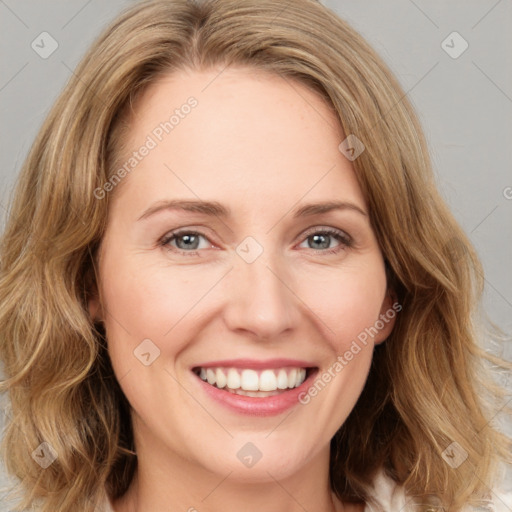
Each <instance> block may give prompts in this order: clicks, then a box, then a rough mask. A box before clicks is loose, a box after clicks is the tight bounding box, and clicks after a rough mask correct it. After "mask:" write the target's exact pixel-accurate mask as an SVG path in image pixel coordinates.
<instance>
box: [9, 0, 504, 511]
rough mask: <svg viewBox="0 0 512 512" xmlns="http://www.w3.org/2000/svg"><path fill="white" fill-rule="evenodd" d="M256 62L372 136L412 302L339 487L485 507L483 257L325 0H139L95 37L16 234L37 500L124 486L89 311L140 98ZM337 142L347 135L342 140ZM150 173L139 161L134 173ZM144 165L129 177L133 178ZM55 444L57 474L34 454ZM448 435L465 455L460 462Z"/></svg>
mask: <svg viewBox="0 0 512 512" xmlns="http://www.w3.org/2000/svg"><path fill="white" fill-rule="evenodd" d="M227 66H250V67H252V68H258V69H261V70H265V71H268V72H271V73H277V74H279V75H281V76H283V77H285V78H286V79H288V80H297V81H300V82H301V83H304V84H306V85H307V86H308V87H310V88H311V89H312V90H314V91H316V92H318V93H319V94H321V95H322V97H323V98H325V100H326V101H327V102H328V103H329V104H330V105H331V106H332V107H333V108H334V110H335V112H336V113H337V116H338V117H339V122H340V123H341V126H342V128H343V130H344V133H345V134H347V135H348V134H355V135H356V136H357V137H358V138H359V139H360V140H361V141H363V142H364V145H365V146H366V149H365V151H364V152H363V153H362V154H361V155H360V156H359V157H358V158H357V159H356V160H355V161H354V162H353V165H354V169H355V172H356V175H357V179H358V182H359V184H360V186H361V189H362V191H363V193H364V195H365V198H366V200H367V204H368V206H369V211H370V217H371V223H372V226H373V229H374V231H375V233H376V236H377V239H378V241H379V244H380V247H381V250H382V253H383V255H384V258H385V261H386V267H387V274H388V282H389V286H390V287H391V288H392V289H393V290H394V292H395V294H396V298H397V300H398V302H399V303H400V304H401V305H402V308H403V309H402V311H401V313H400V315H398V317H397V319H396V324H395V328H394V330H393V332H392V334H391V335H390V337H389V338H388V339H387V341H386V342H385V343H383V344H381V345H379V346H377V347H376V348H375V352H374V358H373V363H372V368H371V371H370V374H369V377H368V380H367V383H366V385H365V387H364V390H363V392H362V394H361V396H360V398H359V400H358V402H357V404H356V406H355V408H354V409H353V411H352V412H351V414H350V415H349V417H348V418H347V420H346V421H345V423H344V424H343V425H342V426H341V428H340V429H339V431H338V432H337V433H336V435H335V437H334V438H333V439H332V442H331V460H330V484H331V487H332V489H333V491H334V492H335V493H336V494H337V496H338V497H339V498H340V499H342V500H347V501H371V489H370V488H369V484H370V482H371V478H372V477H373V476H374V475H375V474H376V471H377V470H378V469H379V468H384V469H385V471H386V473H387V474H388V475H389V476H390V477H391V478H393V479H394V480H395V481H396V482H397V483H399V484H403V485H404V486H405V490H406V492H407V493H408V494H409V495H411V496H416V497H417V500H418V502H421V503H426V502H427V501H429V500H430V499H432V498H437V499H438V500H440V501H441V503H442V504H443V506H444V508H445V510H450V511H452V510H459V509H460V508H461V507H462V506H463V504H465V503H474V504H479V503H482V501H481V500H482V499H483V498H484V497H485V494H486V493H487V492H488V488H489V487H491V488H492V487H493V485H494V482H495V478H496V477H497V474H498V472H497V471H498V468H499V467H500V464H501V462H502V461H506V462H508V463H510V462H512V460H511V458H510V439H509V438H507V437H506V436H505V435H504V434H503V433H501V432H500V431H499V429H498V428H495V427H494V426H493V425H492V419H493V418H494V416H495V415H496V414H497V412H498V411H499V409H500V408H501V405H502V403H501V399H502V398H503V396H504V392H503V390H502V389H501V388H500V387H499V386H498V385H497V384H496V382H495V380H494V378H493V374H492V373H491V371H490V368H489V366H490V365H492V366H494V367H495V368H501V369H505V370H510V368H511V365H510V363H507V362H506V361H504V360H502V359H500V358H498V357H497V356H495V355H492V354H491V353H490V352H486V351H485V350H484V349H483V348H481V347H480V342H481V341H482V340H483V339H484V337H485V338H488V333H489V334H490V333H491V331H490V327H488V326H486V327H485V330H484V329H483V327H482V325H484V323H483V320H484V314H483V312H482V311H481V294H482V290H483V282H484V279H483V270H482V266H481V264H480V262H479V259H478V257H477V255H476V253H475V250H474V249H473V247H472V245H471V243H470V241H469V239H468V238H467V236H466V235H465V233H464V232H463V230H462V229H461V228H460V227H459V225H458V224H457V222H456V221H455V219H454V217H453V216H452V214H451V213H450V211H449V210H448V208H447V206H446V205H445V203H444V201H443V199H442V197H441V196H440V194H439V192H438V190H437V188H436V183H435V176H434V174H433V172H432V169H431V163H430V159H429V154H428V150H427V144H426V142H425V139H424V135H423V133H422V130H421V127H420V124H419V122H418V120H417V117H416V115H415V113H414V111H413V108H412V106H411V104H410V103H409V101H408V99H407V97H406V95H405V93H404V91H403V90H402V88H401V86H400V85H399V83H398V82H397V80H396V78H395V77H394V76H393V74H392V73H391V72H390V71H389V69H388V68H387V67H386V65H385V64H384V63H383V62H382V60H381V59H380V58H379V57H378V55H377V54H376V53H375V51H374V50H372V48H371V47H370V46H369V45H368V44H367V43H366V42H365V40H364V39H363V38H362V37H361V36H360V35H359V34H358V33H357V32H356V31H354V30H353V29H352V28H351V27H350V26H349V25H348V24H347V23H346V22H344V21H343V20H341V19H339V18H338V17H337V16H336V15H334V14H333V13H332V12H331V11H329V10H328V9H327V8H325V7H324V6H322V5H321V4H320V3H318V2H315V1H313V0H295V1H292V2H287V1H285V0H279V1H276V0H213V1H204V2H202V1H201V2H194V1H186V0H155V1H147V2H142V3H138V4H137V5H135V6H134V7H131V8H130V9H129V10H127V11H125V12H124V13H122V14H121V15H120V17H118V18H117V19H116V20H115V21H114V22H113V23H112V24H111V25H110V26H109V27H108V28H107V29H106V30H105V31H104V32H103V33H102V35H101V36H100V37H99V38H98V39H97V41H96V42H95V43H94V45H93V46H92V47H91V48H90V50H89V51H88V53H87V54H86V56H85V57H84V58H83V60H82V62H81V63H80V64H79V66H78V67H77V69H76V71H75V73H74V74H73V76H72V77H71V79H70V81H69V83H68V84H67V85H66V86H65V88H64V90H63V91H62V93H61V95H60V96H59V98H58V100H57V101H56V103H55V105H54V106H53V108H52V110H51V111H50V113H49V115H48V117H47V119H46V121H45V122H44V124H43V126H42V128H41V130H40V132H39V134H38V136H37V138H36V140H35V142H34V144H33V146H32V148H31V151H30V153H29V155H28V157H27V159H26V161H25V163H24V165H23V168H22V170H21V175H20V177H19V182H18V184H17V188H16V189H15V193H14V196H13V198H12V202H11V208H10V211H9V215H8V219H7V225H6V229H5V232H4V234H3V237H2V240H1V246H0V262H1V263H0V350H1V353H0V356H1V359H2V360H3V363H4V373H5V380H4V381H2V382H1V385H0V390H1V391H8V392H9V398H10V404H11V410H10V414H9V421H8V424H7V428H6V433H5V437H4V440H3V445H2V449H3V454H4V459H5V464H6V467H7V469H8V471H9V472H10V473H11V474H12V475H15V476H16V477H17V478H18V479H19V480H20V489H21V491H20V492H21V496H22V502H21V503H20V505H19V508H18V509H16V510H22V509H26V508H28V507H31V506H35V505H36V504H37V505H38V506H39V507H40V509H39V510H42V511H43V512H50V511H51V512H65V511H66V512H67V511H70V510H73V511H75V510H80V511H86V512H89V511H90V512H92V511H93V510H94V509H95V507H96V506H97V505H99V504H100V503H101V502H102V500H103V499H104V498H105V492H106V493H107V494H108V495H109V496H110V497H111V498H112V499H116V498H117V497H119V496H121V495H122V494H123V493H124V492H125V491H126V490H127V488H128V486H129V484H130V482H131V480H132V477H133V475H134V471H135V469H136V464H137V459H136V456H135V455H134V451H133V450H134V446H133V432H132V427H131V420H130V408H129V404H128V402H127V400H126V398H125V396H124V395H123V393H122V391H121V389H120V387H119V385H118V383H117V381H116V378H115V376H114V372H113V370H112V366H111V363H110V359H109V356H108V351H107V342H106V339H105V332H104V330H103V328H102V325H101V324H95V323H94V322H93V321H92V320H91V318H90V316H89V313H88V308H87V304H88V299H89V297H90V294H91V293H93V290H94V289H95V283H97V281H96V274H95V271H94V263H95V258H96V254H97V250H98V247H99V245H100V243H101V240H102V236H103V233H104V230H105V226H106V222H107V216H108V211H109V210H108V205H109V198H110V196H112V194H114V193H115V191H114V192H111V193H110V194H106V197H105V198H104V199H101V200H100V199H97V198H96V196H95V193H94V191H95V190H97V189H98V187H102V186H103V184H104V183H106V182H108V181H109V180H110V178H111V177H112V175H113V174H114V173H115V171H116V165H118V161H119V158H120V154H121V153H122V151H121V149H122V148H123V141H124V140H125V135H126V130H128V129H129V128H130V126H129V116H128V113H129V112H130V108H131V105H132V104H133V102H134V101H135V99H136V98H137V97H138V95H139V94H140V93H141V92H142V91H144V90H145V88H146V87H147V86H148V85H149V84H151V83H154V82H155V81H156V80H158V79H159V77H161V76H163V75H168V74H169V73H172V72H173V71H179V70H185V69H191V70H204V69H210V68H216V69H219V72H220V71H222V70H223V69H224V68H225V67H227ZM340 142H341V141H340ZM134 172H137V171H136V170H135V171H134ZM127 179H129V178H127ZM42 442H47V443H49V444H50V445H51V446H52V447H53V449H54V450H55V451H56V453H57V454H58V457H57V458H56V460H55V461H54V462H53V463H52V464H51V465H50V466H49V467H47V468H46V469H45V470H42V469H41V467H40V466H39V465H38V464H37V463H36V462H35V461H34V459H33V458H32V456H31V453H32V452H33V451H34V450H35V449H36V448H37V447H38V446H39V445H40V443H42ZM452 442H456V443H458V444H459V445H460V446H461V447H462V448H463V449H464V450H465V451H466V452H467V454H468V458H467V460H466V461H465V462H464V463H463V464H461V465H460V466H459V467H457V468H456V469H455V468H452V467H451V466H450V465H449V464H447V463H446V462H445V461H444V460H443V457H442V454H443V451H444V450H445V449H446V448H447V447H448V446H450V444H451V443H452Z"/></svg>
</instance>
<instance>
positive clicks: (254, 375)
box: [199, 368, 306, 391]
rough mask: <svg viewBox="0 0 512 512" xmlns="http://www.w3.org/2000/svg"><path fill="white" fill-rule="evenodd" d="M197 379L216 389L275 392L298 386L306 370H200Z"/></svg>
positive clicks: (304, 377)
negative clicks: (199, 378)
mask: <svg viewBox="0 0 512 512" xmlns="http://www.w3.org/2000/svg"><path fill="white" fill-rule="evenodd" d="M199 377H201V379H203V380H204V381H207V382H208V383H209V384H211V385H215V386H217V387H218V388H224V387H228V388H230V389H239V388H240V389H243V390H245V391H275V390H277V389H287V388H295V387H297V386H300V385H301V384H302V383H303V382H304V380H305V379H306V369H305V368H276V369H273V370H262V371H261V370H260V371H256V370H239V369H238V368H201V369H200V372H199Z"/></svg>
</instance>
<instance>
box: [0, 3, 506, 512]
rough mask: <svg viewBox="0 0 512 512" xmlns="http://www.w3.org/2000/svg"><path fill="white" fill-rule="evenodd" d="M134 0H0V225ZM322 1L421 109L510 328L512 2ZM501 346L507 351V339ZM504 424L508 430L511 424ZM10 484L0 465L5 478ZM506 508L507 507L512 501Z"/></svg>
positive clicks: (497, 311)
mask: <svg viewBox="0 0 512 512" xmlns="http://www.w3.org/2000/svg"><path fill="white" fill-rule="evenodd" d="M133 3H135V2H134V1H133V0H132V1H129V0H110V1H109V2H105V1H103V2H101V1H100V0H88V1H87V0H67V1H65V0H46V1H45V2H38V1H36V0H21V1H15V0H0V52H1V53H0V70H1V72H0V119H1V123H0V230H1V229H2V227H3V221H4V216H5V212H6V209H7V205H8V203H9V193H10V191H11V187H12V185H13V183H14V180H15V179H16V176H17V173H18V171H19V169H20V166H21V164H22V162H23V159H24V158H25V155H26V153H27V151H28V149H29V147H30V145H31V143H32V141H33V139H34V137H35V135H36V133H37V131H38V129H39V127H40V125H41V123H42V122H43V120H44V118H45V116H46V114H47V112H48V110H49V108H50V106H51V105H52V103H53V102H54V100H55V99H56V97H57V95H58V94H59V92H60V90H61V89H62V87H63V85H64V84H65V83H66V81H67V80H68V79H69V77H70V76H71V74H72V73H73V69H74V68H75V66H76V64H77V63H78V61H79V60H80V58H81V56H82V55H83V54H84V52H85V50H86V48H87V47H88V46H89V45H90V43H91V42H92V41H93V39H94V38H95V37H96V36H97V35H98V34H99V32H100V30H101V29H102V28H103V27H104V26H105V25H107V24H108V23H109V22H110V20H112V19H113V18H114V17H115V16H116V15H117V14H118V13H119V11H120V10H121V9H123V8H125V7H128V6H129V5H132V4H133ZM323 3H324V4H325V5H328V6H329V7H331V8H333V9H334V10H335V11H336V12H337V13H338V14H339V15H340V16H341V17H343V18H345V19H346V20H347V21H349V22H350V23H351V24H352V26H353V27H354V28H355V29H356V30H358V31H359V32H360V33H361V34H362V35H363V36H365V37H366V39H367V40H368V41H369V42H370V43H371V44H372V45H373V46H374V48H375V49H376V50H377V51H378V53H379V54H380V55H381V56H382V57H383V58H384V60H385V61H386V62H387V63H388V65H389V66H390V68H391V69H392V71H394V73H395V74H396V75H397V77H398V79H399V80H400V82H401V83H402V85H403V87H404V90H405V91H406V92H407V95H408V98H409V99H410V100H411V101H412V103H413V104H414V106H415V107H416V110H417V112H418V114H419V116H420V120H421V122H422V124H423V127H424V130H425V133H426V135H427V139H428V142H429V146H430V149H431V154H432V158H433V163H434V167H435V172H436V174H437V178H438V183H439V187H440V189H441V191H442V193H443V195H444V197H445V198H446V200H447V201H448V204H449V205H450V206H451V208H452V211H453V212H454V214H455V216H456V218H457V219H458V221H459V222H460V224H461V225H462V227H463V228H464V229H465V230H466V232H467V233H468V234H469V236H470V238H471V240H472V241H473V243H474V244H475V246H476V248H477V250H478V252H479V254H480V256H481V258H482V261H483V264H484V267H485V272H486V291H485V297H484V299H485V300H484V306H485V308H486V310H487V312H488V314H489V317H490V318H491V319H492V320H493V321H494V322H495V323H497V324H498V325H499V326H500V327H501V328H502V329H504V330H505V331H506V332H507V333H509V334H510V332H511V331H512V272H511V271H510V269H511V261H512V170H511V162H512V115H511V114H512V85H511V84H512V52H511V51H510V49H511V48H512V23H511V22H512V2H510V1H509V0H456V1H455V0H452V1H450V2H447V1H446V0H414V1H413V0H370V1H366V2H361V1H360V0H343V1H342V0H331V1H324V2H323ZM453 31H456V32H458V33H459V34H460V35H461V36H462V37H463V38H464V40H465V41H467V43H468V45H469V46H468V49H467V50H466V51H465V52H464V53H462V54H461V55H460V56H459V57H458V58H452V57H451V56H450V55H448V54H447V53H446V52H445V50H444V49H443V48H442V46H441V44H442V42H443V41H444V40H445V39H446V38H447V36H449V34H451V33H452V32H453ZM42 32H48V33H49V34H51V36H52V37H53V38H54V39H55V40H56V41H57V43H58V48H57V50H56V51H55V52H54V53H53V54H52V55H51V56H49V57H48V58H47V59H43V58H41V57H40V56H39V55H38V54H37V53H36V52H35V51H34V50H33V49H32V47H31V43H32V41H34V40H36V41H38V40H40V39H39V35H40V34H41V33H42ZM36 38H38V39H36ZM448 44H449V45H452V46H453V45H454V49H453V50H452V51H455V50H457V49H458V48H461V46H460V42H458V41H457V40H454V42H453V43H452V42H451V40H450V38H449V39H448ZM509 187H510V188H509ZM494 350H495V351H497V352H498V353H499V354H500V355H502V356H504V357H506V358H507V359H509V360H511V359H512V343H510V342H507V343H504V344H503V345H501V346H500V347H498V348H497V349H496V348H495V349H494ZM510 380H511V379H509V382H508V383H507V385H508V386H510V384H511V383H510ZM504 382H505V381H504ZM0 426H1V425H0ZM504 428H505V429H507V430H508V431H509V432H510V425H508V426H507V425H504ZM510 480H511V481H512V478H511V479H510ZM6 482H7V480H6V477H5V476H2V474H1V469H0V486H3V485H5V484H6ZM510 487H511V489H510V490H512V483H511V484H510ZM508 507H509V508H510V510H512V503H509V504H508ZM8 508H9V507H8V505H7V502H6V501H4V502H3V504H2V503H0V510H2V511H3V510H8Z"/></svg>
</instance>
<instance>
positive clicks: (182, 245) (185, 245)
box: [161, 231, 207, 255]
mask: <svg viewBox="0 0 512 512" xmlns="http://www.w3.org/2000/svg"><path fill="white" fill-rule="evenodd" d="M200 238H204V239H205V240H207V238H206V237H205V236H204V235H203V234H201V233H198V232H197V231H174V232H173V233H170V235H169V236H166V237H165V238H163V239H162V242H161V244H162V245H163V246H165V247H168V248H169V249H170V250H175V251H178V252H180V253H182V254H183V253H187V254H192V255H193V254H196V251H197V249H199V247H198V246H199V239H200ZM171 242H176V245H177V247H175V246H172V245H171Z"/></svg>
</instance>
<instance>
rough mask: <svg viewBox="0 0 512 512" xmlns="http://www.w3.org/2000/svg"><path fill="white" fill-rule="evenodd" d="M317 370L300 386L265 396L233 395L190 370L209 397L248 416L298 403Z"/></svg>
mask: <svg viewBox="0 0 512 512" xmlns="http://www.w3.org/2000/svg"><path fill="white" fill-rule="evenodd" d="M317 371H318V370H317V369H315V370H314V371H312V372H311V375H309V376H308V378H307V379H306V380H305V381H304V382H303V383H302V384H301V385H300V386H298V387H296V388H293V389H289V390H288V391H283V392H282V393H280V394H279V395H274V396H265V397H252V396H244V395H235V394H234V393H230V392H229V391H225V390H223V389H219V388H217V387H215V386H212V385H211V384H208V383H207V382H205V381H204V380H203V379H201V378H200V377H199V376H198V375H196V374H195V373H194V372H192V374H193V375H194V377H195V378H196V380H197V381H199V385H200V386H201V387H202V389H203V390H204V391H205V393H206V394H207V395H208V396H209V397H210V398H212V399H213V400H215V401H216V402H218V403H220V404H222V405H223V406H225V407H227V408H228V409H230V410H232V411H235V412H237V413H239V414H247V415H250V416H276V415H278V414H282V413H283V412H285V411H287V410H288V409H290V408H292V407H293V406H295V405H297V404H299V403H300V402H299V395H300V394H301V393H305V392H306V391H307V389H308V388H309V387H310V386H311V383H312V380H313V379H314V377H315V375H316V373H317Z"/></svg>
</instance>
